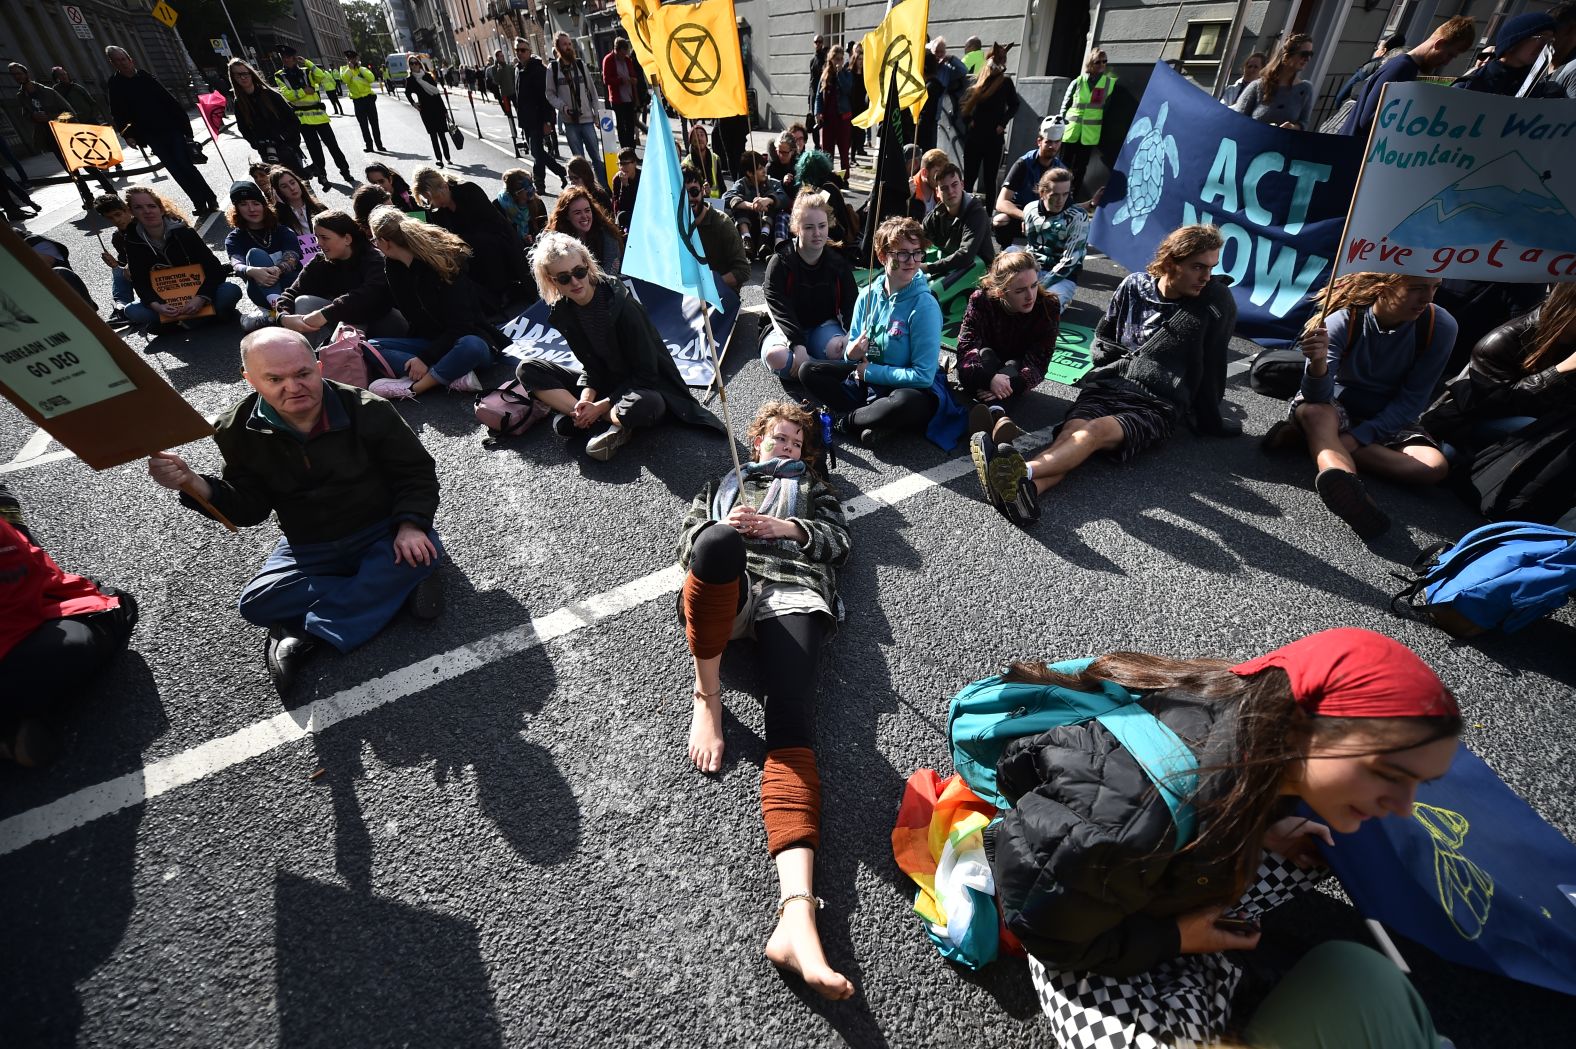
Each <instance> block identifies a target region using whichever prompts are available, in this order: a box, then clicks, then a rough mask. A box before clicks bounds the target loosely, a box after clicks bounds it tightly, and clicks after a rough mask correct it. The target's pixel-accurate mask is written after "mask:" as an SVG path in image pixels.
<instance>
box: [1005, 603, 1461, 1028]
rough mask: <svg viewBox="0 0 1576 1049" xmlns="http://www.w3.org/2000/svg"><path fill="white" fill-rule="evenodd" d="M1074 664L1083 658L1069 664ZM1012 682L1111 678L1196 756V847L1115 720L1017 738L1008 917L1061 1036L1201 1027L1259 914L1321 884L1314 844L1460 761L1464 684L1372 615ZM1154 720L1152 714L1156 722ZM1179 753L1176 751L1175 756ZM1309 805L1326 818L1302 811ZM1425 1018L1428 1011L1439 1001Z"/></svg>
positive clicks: (1221, 1007) (1398, 805)
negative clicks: (1196, 655)
mask: <svg viewBox="0 0 1576 1049" xmlns="http://www.w3.org/2000/svg"><path fill="white" fill-rule="evenodd" d="M1068 671H1072V672H1068ZM1006 676H1007V678H1008V680H1015V681H1022V682H1031V683H1043V684H1048V685H1056V686H1061V687H1064V688H1070V689H1075V690H1078V691H1082V692H1099V691H1101V690H1102V688H1104V689H1109V688H1110V687H1111V686H1112V685H1115V686H1119V687H1120V688H1123V689H1126V690H1127V691H1129V692H1131V693H1134V694H1136V695H1137V696H1138V697H1139V699H1138V701H1139V703H1140V704H1141V705H1142V706H1143V707H1144V708H1145V709H1146V710H1148V711H1149V712H1150V713H1151V714H1153V715H1154V716H1155V718H1157V719H1158V720H1159V721H1160V722H1161V723H1163V724H1164V726H1166V728H1168V729H1169V730H1170V731H1171V732H1172V733H1174V734H1175V737H1177V738H1178V739H1179V740H1181V741H1185V744H1184V745H1185V746H1186V747H1187V748H1188V749H1189V750H1190V751H1191V752H1192V753H1191V757H1192V759H1193V762H1192V763H1196V766H1197V784H1196V787H1195V788H1194V789H1193V790H1192V792H1191V795H1190V796H1189V797H1187V798H1186V799H1185V800H1186V802H1187V803H1188V805H1189V806H1191V808H1192V810H1193V814H1194V817H1195V820H1196V831H1195V833H1193V834H1192V835H1191V838H1190V839H1188V840H1185V842H1184V843H1180V844H1179V835H1178V834H1177V829H1176V827H1177V824H1176V821H1175V820H1174V819H1173V816H1172V810H1171V808H1170V807H1168V805H1167V799H1166V798H1165V797H1163V796H1162V794H1161V791H1160V790H1158V789H1157V788H1156V785H1155V783H1154V782H1153V781H1152V780H1151V779H1150V778H1149V776H1148V774H1147V773H1146V772H1145V771H1144V767H1143V766H1142V765H1141V764H1140V763H1139V761H1138V759H1137V758H1135V757H1134V756H1133V755H1132V754H1130V753H1129V752H1128V751H1127V750H1126V748H1125V747H1124V746H1123V745H1122V744H1121V743H1119V742H1118V741H1117V739H1116V737H1115V736H1113V735H1112V734H1111V732H1110V731H1109V730H1107V729H1106V728H1105V726H1104V725H1103V724H1101V723H1100V722H1098V721H1088V722H1084V723H1082V724H1076V725H1067V726H1063V727H1060V728H1055V729H1052V730H1050V731H1048V732H1045V733H1042V734H1040V735H1038V736H1030V737H1025V738H1023V739H1019V740H1015V741H1014V742H1013V743H1012V744H1010V745H1009V746H1008V747H1007V749H1006V751H1005V752H1004V753H1003V755H1002V758H1001V761H1000V763H999V765H998V768H997V786H998V788H999V789H1000V791H1001V794H1002V796H1003V797H1004V798H1005V799H1007V801H1009V802H1010V803H1011V804H1012V808H1011V809H1010V810H1009V811H1007V812H1006V813H1005V814H1004V816H1003V818H1002V819H1001V820H1000V821H999V822H998V823H997V824H995V825H993V826H992V827H991V828H989V829H987V830H986V832H985V835H986V836H985V851H986V854H987V855H988V856H989V857H990V864H991V870H992V873H993V874H994V876H995V882H996V892H997V899H998V901H999V903H1000V905H1001V909H1002V918H1003V919H1004V921H1005V924H1006V927H1007V928H1008V929H1009V930H1010V931H1011V932H1012V933H1014V934H1015V935H1016V936H1017V937H1018V939H1019V940H1021V941H1022V943H1023V945H1024V947H1025V948H1027V949H1028V952H1029V954H1030V971H1031V974H1032V976H1033V978H1034V982H1035V986H1036V988H1037V989H1038V990H1039V994H1040V1001H1041V1004H1042V1006H1043V1007H1044V1010H1045V1013H1046V1015H1047V1016H1049V1017H1050V1018H1051V1020H1052V1023H1053V1025H1055V1026H1056V1027H1057V1036H1058V1038H1059V1041H1060V1044H1067V1045H1084V1044H1094V1043H1091V1042H1088V1041H1087V1039H1088V1038H1090V1037H1091V1032H1094V1033H1099V1032H1100V1031H1101V1030H1102V1029H1103V1030H1104V1031H1105V1033H1107V1034H1111V1033H1113V1032H1115V1031H1116V1030H1118V1029H1122V1030H1125V1031H1126V1032H1127V1039H1126V1040H1125V1041H1124V1040H1122V1039H1120V1038H1116V1039H1113V1040H1112V1041H1111V1042H1109V1043H1103V1042H1102V1043H1100V1044H1111V1045H1138V1044H1149V1043H1147V1042H1143V1043H1141V1040H1140V1038H1139V1035H1140V1034H1146V1033H1147V1034H1148V1035H1149V1036H1156V1037H1157V1036H1158V1034H1161V1033H1163V1034H1165V1035H1166V1036H1167V1037H1165V1038H1163V1039H1160V1040H1161V1042H1162V1043H1163V1044H1168V1045H1169V1044H1171V1042H1172V1041H1186V1040H1188V1039H1192V1040H1194V1041H1197V1042H1200V1043H1204V1042H1208V1041H1212V1040H1214V1039H1216V1038H1218V1037H1219V1036H1220V1035H1221V1034H1222V1033H1223V1031H1225V1029H1226V1026H1227V1023H1228V1021H1229V1020H1230V1018H1231V1017H1230V999H1231V995H1232V993H1233V992H1234V991H1235V989H1236V984H1237V980H1238V978H1239V977H1240V970H1239V969H1238V968H1237V966H1236V964H1235V963H1234V962H1232V961H1231V960H1230V959H1229V958H1228V957H1227V956H1226V955H1225V954H1224V953H1223V952H1226V951H1244V950H1252V949H1253V948H1254V947H1256V946H1257V945H1258V940H1259V934H1258V931H1257V917H1256V916H1257V915H1258V914H1260V913H1262V912H1263V911H1266V910H1269V909H1270V908H1272V907H1274V906H1275V905H1277V904H1278V903H1280V902H1282V901H1284V900H1285V899H1288V898H1290V896H1291V895H1293V894H1294V893H1295V892H1297V891H1299V890H1300V889H1301V888H1303V887H1305V886H1306V885H1307V884H1308V883H1309V882H1310V881H1311V880H1312V877H1313V876H1312V875H1311V874H1310V873H1309V872H1310V869H1311V868H1313V867H1315V866H1317V863H1318V859H1317V857H1318V854H1317V851H1316V843H1317V841H1321V840H1322V841H1323V842H1325V843H1327V844H1333V839H1332V838H1331V835H1330V832H1331V831H1332V830H1334V831H1336V832H1339V833H1342V834H1348V833H1351V832H1353V831H1355V830H1356V829H1357V828H1358V826H1359V825H1360V824H1361V823H1362V822H1363V821H1364V820H1368V819H1377V818H1382V817H1384V816H1391V815H1399V816H1407V815H1409V814H1410V813H1411V810H1412V801H1413V798H1414V796H1415V794H1416V791H1417V787H1418V784H1419V783H1422V782H1424V781H1427V780H1431V779H1435V778H1438V777H1439V776H1442V775H1444V773H1445V772H1446V771H1447V770H1448V769H1449V768H1450V763H1451V760H1452V759H1453V757H1454V755H1455V752H1456V747H1457V742H1456V737H1457V735H1458V734H1459V733H1460V731H1461V714H1460V711H1459V710H1458V709H1457V707H1456V701H1455V698H1454V697H1453V696H1452V695H1451V694H1450V692H1449V691H1448V690H1447V689H1446V688H1445V686H1444V685H1443V684H1442V683H1441V682H1440V680H1439V677H1438V676H1437V675H1436V674H1435V673H1434V671H1433V670H1431V669H1430V668H1429V667H1428V666H1427V665H1426V664H1425V663H1424V662H1423V661H1422V660H1421V659H1419V658H1418V657H1417V655H1416V654H1414V653H1413V652H1412V651H1411V650H1410V649H1408V648H1406V647H1405V646H1403V645H1401V644H1399V643H1397V642H1395V641H1392V640H1390V639H1389V638H1386V637H1383V636H1381V635H1379V634H1375V633H1372V632H1370V631H1367V630H1357V629H1352V628H1341V629H1336V630H1326V631H1324V632H1322V633H1318V634H1313V635H1311V636H1309V637H1305V638H1303V639H1301V640H1300V641H1295V642H1293V643H1291V644H1289V645H1286V646H1285V647H1283V648H1279V649H1276V650H1275V651H1273V652H1270V653H1269V654H1267V655H1264V656H1260V657H1259V658H1257V659H1253V660H1250V661H1248V662H1246V663H1241V664H1237V665H1235V666H1233V665H1232V664H1231V663H1230V662H1228V661H1225V660H1219V659H1191V660H1175V659H1166V658H1163V657H1160V656H1150V655H1143V654H1139V653H1132V652H1116V653H1112V654H1110V655H1105V656H1101V657H1099V658H1098V659H1095V660H1094V661H1092V662H1090V663H1089V664H1087V665H1082V664H1063V665H1062V669H1061V670H1058V669H1053V668H1049V667H1047V666H1045V664H1043V663H1014V664H1013V665H1012V667H1011V669H1010V670H1009V671H1008V673H1007V675H1006ZM1151 724H1152V723H1151ZM1171 767H1177V766H1175V765H1172V766H1171ZM1299 805H1305V806H1306V807H1307V808H1308V809H1311V810H1312V811H1313V813H1314V814H1315V816H1316V817H1317V819H1307V818H1305V817H1301V816H1295V815H1293V809H1295V808H1296V807H1298V806H1299ZM1425 1016H1426V1013H1425Z"/></svg>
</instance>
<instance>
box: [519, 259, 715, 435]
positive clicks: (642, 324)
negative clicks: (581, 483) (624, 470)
mask: <svg viewBox="0 0 1576 1049" xmlns="http://www.w3.org/2000/svg"><path fill="white" fill-rule="evenodd" d="M531 267H532V269H533V270H534V271H535V273H536V284H537V288H538V290H539V291H540V292H541V295H542V298H544V299H546V300H547V302H548V304H549V309H548V313H547V317H548V321H549V322H550V323H551V324H552V326H553V327H554V328H556V329H558V331H559V332H560V333H561V334H562V335H563V337H564V341H565V342H566V343H568V344H569V352H571V353H572V354H574V356H575V360H576V361H578V362H579V363H580V366H581V369H582V370H581V372H580V373H579V374H578V375H577V374H576V373H575V372H573V371H571V370H570V369H568V368H566V367H564V366H563V365H561V364H555V363H553V362H551V361H542V360H530V361H522V362H520V366H519V367H518V368H517V369H515V375H516V376H517V377H518V378H519V380H520V384H521V385H522V386H524V387H525V388H526V389H527V390H528V391H530V394H531V399H532V401H533V402H534V403H533V406H532V410H533V412H535V413H536V416H537V418H540V417H541V416H544V415H546V414H547V413H548V412H549V411H556V412H558V413H560V417H559V418H558V419H557V420H555V421H554V424H553V430H554V431H555V432H556V433H557V434H558V435H559V436H561V437H569V436H571V435H573V434H574V433H575V432H576V431H581V432H585V431H591V432H593V433H594V436H592V438H591V440H590V441H589V442H587V444H586V454H587V455H589V456H591V458H593V459H600V460H603V461H606V460H608V459H611V458H612V457H613V455H614V453H616V452H617V451H618V450H619V449H620V448H622V447H623V446H624V445H626V444H628V443H629V441H630V440H631V438H632V437H633V436H634V431H635V430H638V429H644V428H646V427H648V426H655V425H656V424H657V423H659V422H661V421H662V420H663V419H665V418H667V417H668V416H670V415H671V416H672V417H673V418H674V419H677V420H678V421H679V422H683V423H689V424H690V425H692V426H709V427H711V428H712V429H714V430H717V431H719V432H725V430H724V427H723V425H722V422H721V421H720V420H718V418H717V417H716V416H715V415H712V414H711V413H710V412H708V411H707V410H706V409H705V408H702V407H701V406H700V404H699V403H698V402H696V400H695V398H693V397H691V396H690V392H689V387H687V386H685V385H684V379H683V377H682V376H681V375H679V368H678V365H677V364H675V363H674V362H673V357H672V356H671V355H670V354H669V353H668V347H667V344H666V343H664V342H663V341H662V336H661V335H659V334H657V329H656V327H655V326H654V325H653V324H652V323H651V318H650V317H648V316H647V315H646V308H645V307H644V306H642V305H641V304H640V300H638V299H636V298H635V297H634V296H633V295H631V294H630V293H629V290H628V289H627V288H625V287H624V285H623V282H622V281H620V280H619V279H618V278H616V277H611V276H609V275H607V274H606V273H603V272H602V268H601V267H600V266H599V265H598V264H597V261H596V258H595V257H594V256H593V255H592V254H591V252H590V251H588V250H587V249H586V246H585V245H584V244H582V243H581V242H580V241H579V240H576V239H575V238H574V237H571V236H569V235H568V234H567V233H560V232H556V231H554V230H551V229H549V230H547V231H546V232H544V233H543V234H542V235H541V236H540V237H538V238H537V241H536V247H535V248H534V249H532V251H531Z"/></svg>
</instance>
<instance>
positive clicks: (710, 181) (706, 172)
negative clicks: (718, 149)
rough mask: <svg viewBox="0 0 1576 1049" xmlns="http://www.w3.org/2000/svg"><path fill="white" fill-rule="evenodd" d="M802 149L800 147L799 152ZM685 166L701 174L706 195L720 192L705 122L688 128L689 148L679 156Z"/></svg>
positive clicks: (718, 173) (719, 175) (716, 163)
mask: <svg viewBox="0 0 1576 1049" xmlns="http://www.w3.org/2000/svg"><path fill="white" fill-rule="evenodd" d="M802 151H803V149H802V147H801V152H802ZM680 159H681V160H682V161H683V163H684V165H685V166H688V167H692V168H694V169H695V170H696V171H697V172H699V173H700V176H701V185H703V186H705V187H706V195H707V196H708V197H716V196H719V195H721V193H722V168H721V166H720V163H719V161H718V160H717V154H715V153H713V152H712V151H711V129H710V128H708V127H706V125H705V124H701V123H694V124H691V125H690V129H689V148H688V149H687V150H685V151H684V154H683V156H682V157H681V158H680Z"/></svg>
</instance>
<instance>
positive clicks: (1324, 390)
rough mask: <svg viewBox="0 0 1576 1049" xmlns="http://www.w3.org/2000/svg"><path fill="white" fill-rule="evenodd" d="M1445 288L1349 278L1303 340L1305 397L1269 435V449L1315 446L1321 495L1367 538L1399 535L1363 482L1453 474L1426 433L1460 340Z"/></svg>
mask: <svg viewBox="0 0 1576 1049" xmlns="http://www.w3.org/2000/svg"><path fill="white" fill-rule="evenodd" d="M1438 287H1439V280H1438V279H1437V278H1431V277H1412V276H1407V275H1406V274H1401V273H1347V274H1342V275H1341V276H1340V277H1337V278H1336V279H1335V281H1334V284H1333V287H1332V289H1331V290H1330V292H1329V295H1328V297H1326V293H1325V292H1324V291H1323V290H1320V291H1319V292H1318V293H1317V294H1316V295H1315V296H1314V299H1315V301H1319V302H1321V303H1324V304H1325V305H1326V306H1327V307H1328V308H1329V309H1331V310H1332V312H1331V313H1329V314H1328V315H1327V316H1325V317H1324V319H1323V320H1322V321H1321V320H1320V318H1319V315H1318V313H1317V312H1315V314H1314V315H1313V316H1312V317H1310V318H1309V319H1308V323H1307V325H1306V326H1305V327H1304V328H1303V333H1302V342H1301V347H1302V352H1303V356H1304V357H1306V358H1307V364H1306V365H1305V369H1304V371H1303V378H1302V389H1301V390H1300V391H1299V392H1298V394H1297V396H1295V397H1293V398H1292V401H1291V411H1290V413H1289V415H1288V416H1287V418H1286V419H1285V420H1283V421H1281V422H1278V423H1276V424H1275V425H1274V426H1272V427H1270V429H1269V432H1268V433H1266V434H1265V435H1264V438H1263V446H1264V448H1265V449H1266V450H1284V449H1294V448H1298V447H1306V449H1307V451H1308V454H1309V455H1311V456H1312V457H1313V461H1314V464H1315V465H1316V466H1317V467H1318V471H1319V472H1318V475H1317V476H1316V477H1315V478H1314V485H1313V486H1314V490H1315V491H1317V492H1318V493H1319V498H1320V499H1321V500H1323V501H1324V505H1325V506H1327V507H1329V508H1330V512H1331V513H1333V514H1335V516H1337V517H1339V518H1340V519H1341V520H1343V521H1345V522H1346V523H1347V524H1349V525H1351V526H1352V530H1353V531H1355V532H1356V533H1357V534H1358V535H1360V536H1362V537H1363V538H1364V539H1372V538H1374V537H1376V536H1378V535H1380V534H1381V533H1383V532H1384V531H1385V529H1387V528H1389V527H1390V518H1389V516H1388V515H1386V514H1385V512H1384V511H1383V510H1381V509H1380V508H1379V504H1378V503H1376V502H1374V500H1373V497H1372V496H1370V495H1369V494H1368V491H1367V489H1366V488H1364V487H1363V482H1362V481H1361V480H1359V479H1358V476H1357V473H1358V470H1359V469H1361V470H1363V471H1364V472H1368V473H1374V474H1377V475H1379V476H1380V477H1385V478H1388V479H1390V480H1392V481H1399V482H1401V483H1403V484H1437V483H1438V482H1440V481H1442V480H1444V479H1445V475H1446V474H1447V473H1448V472H1449V466H1448V464H1447V463H1446V462H1445V456H1444V454H1443V452H1441V451H1440V448H1439V444H1438V442H1437V441H1435V440H1434V439H1433V438H1432V437H1430V436H1429V435H1428V433H1427V432H1426V431H1424V430H1423V429H1422V428H1421V427H1420V426H1419V425H1418V422H1417V420H1418V416H1419V415H1421V414H1422V412H1423V409H1424V408H1426V407H1427V406H1428V400H1429V397H1431V396H1432V395H1433V391H1434V386H1435V384H1436V383H1438V382H1439V376H1440V374H1441V373H1442V372H1443V371H1444V368H1445V364H1446V362H1447V361H1449V359H1450V350H1451V348H1452V347H1453V346H1454V345H1455V341H1456V321H1455V318H1454V317H1452V316H1450V314H1449V313H1448V312H1447V311H1446V310H1445V309H1444V308H1443V307H1441V306H1436V305H1435V304H1434V301H1433V300H1434V291H1435V289H1437V288H1438ZM1321 308H1324V307H1321Z"/></svg>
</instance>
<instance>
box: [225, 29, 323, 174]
mask: <svg viewBox="0 0 1576 1049" xmlns="http://www.w3.org/2000/svg"><path fill="white" fill-rule="evenodd" d="M229 71H230V86H231V87H233V88H234V89H235V126H236V128H237V130H239V131H240V132H241V137H242V138H244V139H246V141H247V142H249V143H250V144H251V146H252V148H253V149H255V150H257V154H258V156H260V157H262V158H263V161H264V162H265V163H267V164H270V165H279V166H282V167H287V168H289V169H290V170H291V171H294V172H295V173H296V177H297V178H300V179H303V180H305V179H306V178H307V174H306V170H307V163H306V161H305V160H304V159H303V158H302V156H301V122H300V121H299V120H297V119H296V115H295V110H293V109H291V108H290V103H289V102H286V101H285V96H283V95H281V94H280V93H279V92H278V91H276V90H274V88H273V86H272V85H270V84H269V83H268V81H267V80H265V79H264V78H263V75H262V74H261V73H259V72H258V71H257V69H256V68H255V67H254V66H253V65H252V64H251V63H250V62H246V61H244V60H242V59H239V58H232V59H230V65H229Z"/></svg>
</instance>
